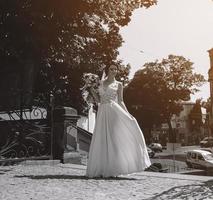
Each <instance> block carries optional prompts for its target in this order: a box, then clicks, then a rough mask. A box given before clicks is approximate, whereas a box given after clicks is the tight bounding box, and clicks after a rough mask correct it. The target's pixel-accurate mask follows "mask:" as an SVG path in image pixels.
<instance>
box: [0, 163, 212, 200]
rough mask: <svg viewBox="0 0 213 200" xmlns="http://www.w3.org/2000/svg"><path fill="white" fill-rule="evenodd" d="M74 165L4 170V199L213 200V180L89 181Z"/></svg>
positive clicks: (145, 176) (162, 176) (143, 177)
mask: <svg viewBox="0 0 213 200" xmlns="http://www.w3.org/2000/svg"><path fill="white" fill-rule="evenodd" d="M85 168H86V167H85V166H83V165H74V164H54V165H51V164H48V165H47V164H44V165H14V166H1V167H0V199H1V200H116V199H119V200H120V199H122V200H126V199H128V200H143V199H147V200H152V199H153V200H158V199H166V200H167V199H193V200H194V199H195V200H196V199H199V200H200V199H212V198H213V177H203V176H190V175H178V174H167V173H153V172H141V173H135V174H131V175H126V176H120V177H118V178H111V179H110V178H108V179H88V178H87V177H85V176H84V175H85Z"/></svg>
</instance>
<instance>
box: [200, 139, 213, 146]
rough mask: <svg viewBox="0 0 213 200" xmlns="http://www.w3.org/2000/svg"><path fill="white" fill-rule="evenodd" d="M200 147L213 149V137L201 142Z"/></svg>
mask: <svg viewBox="0 0 213 200" xmlns="http://www.w3.org/2000/svg"><path fill="white" fill-rule="evenodd" d="M200 147H213V137H205V138H204V139H203V140H202V141H200Z"/></svg>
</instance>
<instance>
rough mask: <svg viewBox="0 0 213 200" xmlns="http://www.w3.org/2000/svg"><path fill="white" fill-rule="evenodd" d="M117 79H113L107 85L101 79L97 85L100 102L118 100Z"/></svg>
mask: <svg viewBox="0 0 213 200" xmlns="http://www.w3.org/2000/svg"><path fill="white" fill-rule="evenodd" d="M117 91H118V81H114V82H113V83H111V84H109V85H108V86H107V87H105V86H104V85H103V81H101V83H100V86H99V95H100V100H101V104H103V103H110V102H112V101H116V102H117V100H118V94H117Z"/></svg>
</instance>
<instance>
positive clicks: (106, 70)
mask: <svg viewBox="0 0 213 200" xmlns="http://www.w3.org/2000/svg"><path fill="white" fill-rule="evenodd" d="M111 66H115V67H116V68H117V69H118V67H117V66H116V65H115V64H110V65H109V66H107V67H105V68H104V71H105V74H106V75H108V73H109V68H110V67H111Z"/></svg>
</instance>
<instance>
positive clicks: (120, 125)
mask: <svg viewBox="0 0 213 200" xmlns="http://www.w3.org/2000/svg"><path fill="white" fill-rule="evenodd" d="M106 74H107V78H106V79H105V80H102V81H101V83H100V86H99V95H97V94H96V93H95V92H94V90H93V89H91V93H92V94H93V97H94V98H95V99H96V101H97V102H99V103H100V105H99V108H98V113H97V118H96V125H95V129H94V133H93V136H92V141H91V145H90V151H89V159H88V163H87V171H86V175H87V176H88V177H90V178H93V177H114V176H118V175H124V174H129V173H133V172H139V171H142V170H144V169H145V168H147V167H148V166H150V164H151V163H150V159H149V156H148V153H147V149H146V144H145V140H144V136H143V133H142V131H141V130H140V127H139V125H138V123H137V121H136V119H135V118H134V117H133V116H132V115H131V114H130V113H129V112H128V111H127V108H126V106H125V104H124V102H123V86H122V83H121V82H118V81H117V80H116V79H115V76H116V74H117V67H116V66H115V65H111V66H110V67H109V68H108V71H106Z"/></svg>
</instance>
